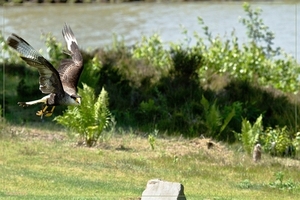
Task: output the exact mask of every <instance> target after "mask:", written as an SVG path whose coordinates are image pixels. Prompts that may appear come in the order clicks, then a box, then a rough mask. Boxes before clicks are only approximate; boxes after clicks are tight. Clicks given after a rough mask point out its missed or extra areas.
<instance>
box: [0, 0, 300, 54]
mask: <svg viewBox="0 0 300 200" xmlns="http://www.w3.org/2000/svg"><path fill="white" fill-rule="evenodd" d="M242 4H243V3H242V2H227V1H225V2H216V3H215V2H207V1H205V2H180V3H179V2H178V3H144V2H136V3H121V4H105V3H99V4H80V5H75V4H42V5H36V4H27V5H25V6H17V7H1V8H0V27H1V30H2V31H3V33H4V35H5V37H7V36H8V35H9V34H10V33H16V34H18V35H20V36H21V37H23V38H25V39H26V40H27V41H28V42H29V43H30V44H32V46H34V47H35V48H37V49H45V45H44V43H43V41H42V40H41V39H40V36H41V33H48V32H51V33H53V35H54V36H56V37H57V39H58V40H59V41H61V42H63V38H62V35H61V29H62V27H63V25H64V23H65V22H66V23H68V24H69V25H70V26H71V27H72V29H73V31H74V33H75V35H76V37H77V40H78V42H79V44H80V46H81V47H82V48H83V49H87V48H91V49H95V48H99V47H105V46H109V45H111V44H112V35H113V34H114V33H115V34H117V35H118V36H122V37H123V38H124V40H125V43H126V44H127V45H132V44H135V43H136V42H138V41H140V40H141V36H142V35H145V36H150V35H153V34H154V33H158V34H159V35H160V36H161V38H162V40H163V41H164V42H166V43H167V44H168V43H169V42H179V41H183V40H184V35H183V34H182V29H181V28H180V27H181V26H183V27H185V28H186V29H187V30H188V34H189V36H191V37H192V36H193V32H198V33H200V34H203V31H202V29H201V26H200V25H199V24H198V19H197V17H201V18H203V19H204V22H205V24H206V25H207V26H208V27H209V28H210V30H211V31H212V33H213V35H218V34H219V35H221V36H224V35H227V36H228V35H230V33H231V32H232V30H235V33H236V35H237V36H238V38H239V40H240V41H241V42H243V41H246V38H247V37H246V32H245V28H244V26H243V25H242V24H241V23H240V22H239V17H241V16H242V17H244V16H245V12H244V11H243V9H242ZM252 7H253V8H256V7H260V8H262V9H263V13H262V18H263V20H264V22H265V24H266V25H268V26H269V27H270V29H271V30H272V31H273V32H274V33H275V38H276V39H275V46H280V47H282V48H283V49H284V50H285V51H286V52H287V53H289V54H291V55H293V56H295V55H296V52H297V49H300V46H299V41H300V38H299V36H297V35H296V33H298V35H299V33H300V30H299V28H300V3H299V2H297V1H295V2H294V1H281V2H278V1H271V2H259V3H253V4H252ZM193 42H194V41H193V40H192V42H191V43H192V44H193ZM298 57H299V56H298Z"/></svg>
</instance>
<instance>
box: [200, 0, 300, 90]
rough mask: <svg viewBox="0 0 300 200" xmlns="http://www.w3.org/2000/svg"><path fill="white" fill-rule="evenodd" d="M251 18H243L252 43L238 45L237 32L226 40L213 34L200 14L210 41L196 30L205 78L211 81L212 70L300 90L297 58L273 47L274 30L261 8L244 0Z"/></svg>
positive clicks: (269, 84) (203, 79) (261, 83)
mask: <svg viewBox="0 0 300 200" xmlns="http://www.w3.org/2000/svg"><path fill="white" fill-rule="evenodd" d="M244 10H245V12H246V14H247V16H248V18H242V19H241V21H242V23H243V24H244V25H245V26H246V28H247V33H248V38H249V39H250V41H249V43H246V44H242V45H239V43H238V38H237V37H236V36H235V33H234V32H232V33H231V38H229V39H226V37H225V40H224V38H223V37H221V36H217V37H215V38H213V37H212V34H211V32H210V31H209V29H208V27H207V26H205V25H204V22H203V20H202V19H201V18H199V23H200V25H202V26H203V30H204V34H205V35H206V37H207V40H208V42H209V44H208V45H206V43H205V41H204V40H203V38H202V37H200V36H199V34H197V33H196V34H195V37H196V39H197V45H196V46H195V47H194V48H195V50H196V51H198V52H201V53H202V55H203V58H204V61H203V62H204V66H203V67H202V68H200V70H199V76H200V77H201V79H202V82H209V81H210V77H212V74H214V73H217V74H220V75H222V74H225V75H230V77H231V78H236V79H239V80H244V81H249V82H251V83H258V84H259V85H261V86H271V87H274V88H277V89H279V90H281V91H283V92H297V91H298V90H299V86H300V85H299V84H300V83H299V81H298V80H297V78H298V74H299V73H300V66H299V65H298V64H297V63H296V60H295V59H294V58H292V57H291V56H289V55H287V54H286V53H284V52H283V51H281V50H280V48H274V47H273V39H274V34H273V33H272V32H271V31H270V30H269V28H268V27H267V26H266V25H265V24H264V23H263V20H262V19H261V18H260V13H261V10H260V9H257V10H256V11H254V10H252V9H251V7H250V6H249V5H248V4H244Z"/></svg>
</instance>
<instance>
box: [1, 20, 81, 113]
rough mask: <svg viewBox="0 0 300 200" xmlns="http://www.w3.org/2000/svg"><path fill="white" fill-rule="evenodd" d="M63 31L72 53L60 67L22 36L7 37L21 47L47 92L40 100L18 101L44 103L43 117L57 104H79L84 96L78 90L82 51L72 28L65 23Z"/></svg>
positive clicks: (20, 103) (21, 104)
mask: <svg viewBox="0 0 300 200" xmlns="http://www.w3.org/2000/svg"><path fill="white" fill-rule="evenodd" d="M62 35H63V37H64V39H65V41H66V43H67V49H68V53H67V54H68V55H70V58H69V59H63V60H61V61H60V64H59V66H58V68H57V69H56V68H55V67H54V66H53V65H52V64H51V63H50V62H49V61H48V60H46V59H45V58H44V57H43V56H42V55H41V54H40V53H39V52H38V51H36V50H35V49H34V48H33V47H32V46H31V45H30V44H29V43H27V42H26V41H25V40H24V39H23V38H21V37H19V36H18V35H16V34H11V35H10V36H9V37H8V39H7V44H8V45H9V46H10V47H12V48H13V49H15V50H16V51H18V52H19V53H20V57H21V58H22V59H23V60H24V61H25V62H26V63H27V64H28V65H30V66H32V67H35V68H37V70H38V71H39V74H40V77H39V85H40V87H39V89H40V91H41V92H42V93H44V94H48V95H47V96H44V97H43V98H41V99H38V100H33V101H28V102H19V103H18V104H19V105H20V106H22V107H27V106H31V105H34V104H38V103H43V104H44V105H43V109H42V110H39V111H37V113H36V115H37V116H40V117H41V118H43V117H44V116H45V117H50V116H51V115H52V113H53V111H54V109H55V106H59V105H65V106H78V105H80V104H81V97H80V96H79V95H78V94H77V84H78V80H79V77H80V74H81V72H82V69H83V60H82V55H81V53H80V49H79V47H78V43H77V40H76V38H75V36H74V33H73V31H72V29H71V28H70V27H69V26H67V25H66V24H65V26H64V27H63V30H62Z"/></svg>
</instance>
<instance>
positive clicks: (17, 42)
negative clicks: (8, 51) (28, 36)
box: [7, 34, 64, 94]
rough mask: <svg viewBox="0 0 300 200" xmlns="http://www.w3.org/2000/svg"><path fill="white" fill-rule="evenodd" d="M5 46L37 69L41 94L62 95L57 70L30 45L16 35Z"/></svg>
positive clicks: (9, 38) (62, 91) (10, 37)
mask: <svg viewBox="0 0 300 200" xmlns="http://www.w3.org/2000/svg"><path fill="white" fill-rule="evenodd" d="M7 44H8V45H9V46H11V47H12V48H14V49H15V50H17V51H18V52H19V53H20V54H21V58H22V59H23V60H24V61H25V62H26V63H27V64H28V65H30V66H32V67H35V68H37V69H38V71H39V73H40V78H39V84H40V90H41V92H42V93H45V94H49V93H56V94H63V93H64V90H63V87H62V83H61V81H60V77H59V73H58V72H57V70H56V69H55V68H54V67H53V66H52V64H51V63H50V62H49V61H48V60H46V59H45V58H44V57H43V56H42V55H41V54H40V53H39V52H37V51H36V50H35V49H34V48H33V47H32V46H30V44H28V43H27V42H26V41H25V40H24V39H22V38H21V37H19V36H18V35H16V34H12V35H11V36H9V37H8V39H7Z"/></svg>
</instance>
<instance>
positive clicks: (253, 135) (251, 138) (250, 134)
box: [238, 115, 263, 154]
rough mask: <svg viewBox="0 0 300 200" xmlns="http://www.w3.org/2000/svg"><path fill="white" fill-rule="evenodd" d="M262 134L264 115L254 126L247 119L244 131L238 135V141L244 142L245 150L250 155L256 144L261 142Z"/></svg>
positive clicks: (244, 123)
mask: <svg viewBox="0 0 300 200" xmlns="http://www.w3.org/2000/svg"><path fill="white" fill-rule="evenodd" d="M262 134H263V126H262V115H260V116H259V117H258V118H257V119H256V122H255V123H254V124H253V125H251V123H250V122H249V121H248V120H247V119H243V122H242V131H241V133H240V134H238V139H239V140H240V141H241V142H242V144H243V148H244V150H245V151H246V152H247V153H249V154H250V153H251V152H252V148H253V147H254V145H255V143H256V142H260V137H261V135H262Z"/></svg>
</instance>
